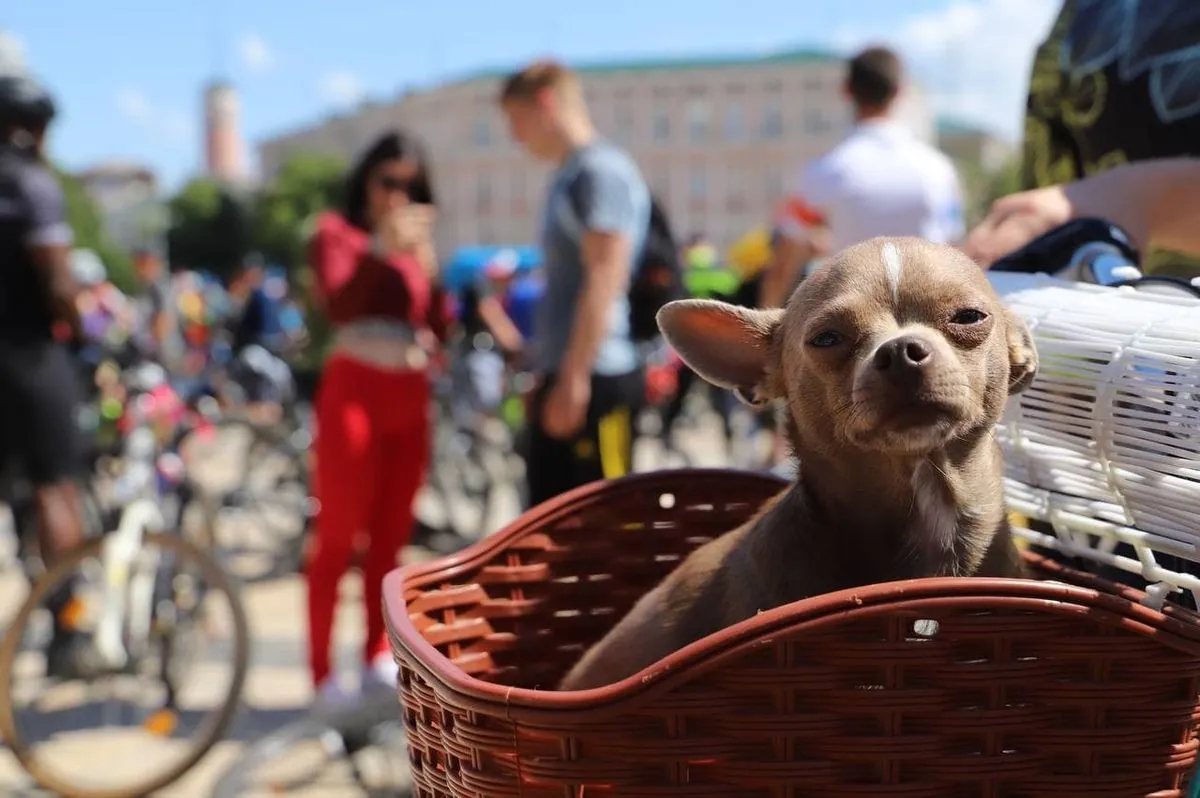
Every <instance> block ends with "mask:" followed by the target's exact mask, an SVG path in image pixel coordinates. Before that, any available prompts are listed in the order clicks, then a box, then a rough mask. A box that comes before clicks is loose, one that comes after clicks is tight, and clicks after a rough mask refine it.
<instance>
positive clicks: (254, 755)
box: [212, 700, 413, 798]
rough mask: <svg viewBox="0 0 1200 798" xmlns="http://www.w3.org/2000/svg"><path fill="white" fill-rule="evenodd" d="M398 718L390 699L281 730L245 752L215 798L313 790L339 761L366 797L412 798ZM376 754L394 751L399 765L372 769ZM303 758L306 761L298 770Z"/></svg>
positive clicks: (216, 790) (218, 786)
mask: <svg viewBox="0 0 1200 798" xmlns="http://www.w3.org/2000/svg"><path fill="white" fill-rule="evenodd" d="M399 717H400V710H399V707H398V706H397V705H396V703H395V701H392V700H388V701H376V702H369V703H364V704H362V705H360V706H355V707H351V708H349V709H346V710H343V711H341V712H338V713H335V714H332V715H329V716H327V717H324V718H304V719H302V720H299V721H296V722H294V723H290V724H287V725H285V726H282V727H280V728H278V729H276V730H275V731H273V732H271V733H269V734H267V735H266V736H265V737H262V738H260V739H258V740H256V741H255V742H254V743H253V744H251V745H250V746H248V747H247V748H246V750H245V751H243V753H242V755H241V756H240V757H239V758H238V759H237V761H235V762H234V763H233V764H232V765H231V766H230V767H229V768H228V769H227V770H226V771H225V772H224V773H223V774H222V775H221V776H220V778H219V779H218V780H217V783H216V785H215V786H214V787H213V793H212V795H213V798H248V796H254V795H279V794H281V793H285V792H290V791H293V790H297V789H301V788H304V787H313V786H314V785H315V784H316V782H317V781H318V780H320V779H321V778H322V777H323V776H326V775H328V774H329V772H330V771H331V770H332V769H333V767H334V765H335V763H337V762H338V761H340V762H342V763H343V764H344V765H345V766H346V769H347V770H348V771H349V775H350V779H351V781H352V782H353V783H354V784H355V786H357V787H358V788H359V789H361V790H362V791H363V794H364V795H366V796H369V797H370V798H410V796H412V794H413V793H412V791H411V790H410V789H409V788H408V778H409V777H408V772H407V766H408V754H407V751H406V750H405V746H404V731H403V725H402V723H401V722H400V719H399ZM371 752H374V753H378V754H381V755H382V756H384V757H387V755H388V754H389V753H393V754H394V756H395V758H396V759H397V760H399V762H398V766H397V767H383V768H370V767H368V766H367V762H366V761H365V759H366V755H367V754H369V753H371ZM306 753H311V754H312V755H314V757H315V760H316V761H315V762H313V763H311V764H310V763H309V762H308V761H307V758H304V757H303V755H304V754H306ZM298 757H299V758H301V760H302V761H301V762H300V763H299V765H298V766H297V763H296V762H295V760H296V759H297V758H298ZM280 760H284V761H280ZM289 765H290V766H291V767H289ZM273 766H274V767H273ZM371 770H385V771H388V772H387V774H386V775H384V776H383V777H382V778H378V777H373V776H372V775H371V774H370V773H369V771H371ZM380 782H387V783H386V784H381V783H380Z"/></svg>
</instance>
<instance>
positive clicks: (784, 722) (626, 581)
mask: <svg viewBox="0 0 1200 798" xmlns="http://www.w3.org/2000/svg"><path fill="white" fill-rule="evenodd" d="M781 484H782V483H780V482H779V481H777V480H775V479H774V478H770V477H764V476H759V475H753V474H743V473H735V472H722V471H677V472H658V473H654V474H648V475H638V476H634V477H629V478H626V479H623V480H619V481H616V482H612V483H608V484H605V485H600V486H589V487H588V488H583V489H581V490H578V491H575V492H573V493H572V494H568V495H567V496H564V497H561V498H560V499H558V500H555V501H554V502H551V503H549V504H548V505H543V506H542V507H541V508H538V509H537V510H535V511H533V512H532V513H530V514H527V515H526V516H524V517H523V518H522V519H519V520H518V521H517V522H516V523H514V524H513V525H512V526H510V527H509V528H508V529H506V530H505V531H503V532H501V533H498V534H497V535H495V536H493V537H492V538H490V539H488V540H486V541H484V542H482V543H480V544H477V545H476V546H474V547H472V548H471V549H468V550H467V551H465V552H462V553H460V554H459V555H456V556H455V557H453V558H447V559H444V560H440V561H436V562H433V563H426V564H423V565H418V566H412V567H408V568H404V569H401V570H399V571H397V572H394V573H393V574H391V575H390V576H389V577H388V580H387V583H386V585H385V596H386V601H387V604H388V607H387V609H388V616H389V625H390V628H391V631H392V636H393V648H394V650H395V653H396V656H397V660H398V662H399V664H400V668H401V671H400V699H401V704H402V710H403V713H404V718H405V722H406V727H407V732H408V744H409V751H410V759H411V763H412V772H413V782H414V788H415V790H416V794H417V795H418V796H421V797H422V798H451V797H453V798H468V797H469V798H505V797H507V796H522V797H523V798H551V796H553V797H554V798H564V797H568V796H569V797H572V798H573V797H575V796H584V797H586V796H593V795H624V796H634V795H636V796H712V797H713V798H716V796H755V797H756V798H783V796H788V797H789V798H799V797H800V796H804V797H806V798H809V797H811V798H839V797H840V796H863V795H876V796H883V795H887V796H913V797H916V796H930V797H933V796H937V797H938V798H974V797H975V796H978V797H979V798H984V796H987V797H988V798H993V797H996V796H1047V797H1048V796H1064V795H1088V796H1111V797H1112V798H1118V797H1119V798H1129V796H1156V798H1165V797H1166V796H1181V795H1182V794H1183V793H1182V792H1181V790H1182V786H1183V784H1184V782H1185V781H1186V779H1187V776H1188V773H1189V771H1190V768H1191V766H1192V764H1193V761H1194V759H1195V755H1196V749H1197V741H1196V736H1195V732H1196V727H1197V723H1198V722H1200V713H1198V711H1197V693H1198V691H1200V631H1198V629H1197V627H1196V625H1195V623H1194V620H1195V618H1194V616H1192V615H1190V614H1188V613H1186V611H1184V610H1180V609H1177V608H1168V609H1167V610H1165V611H1164V612H1165V614H1164V612H1158V611H1155V610H1152V609H1149V608H1147V607H1143V606H1139V605H1138V604H1137V603H1136V599H1137V597H1138V594H1136V592H1135V591H1131V590H1128V589H1122V588H1117V587H1115V586H1112V585H1109V584H1108V583H1104V582H1102V581H1101V580H1098V579H1096V578H1095V577H1091V576H1085V575H1080V574H1074V573H1072V572H1069V571H1066V570H1064V569H1061V568H1060V567H1059V566H1055V565H1052V564H1047V563H1040V565H1042V566H1044V567H1045V568H1048V569H1051V573H1050V575H1051V576H1052V577H1053V578H1054V579H1056V580H1060V581H1056V582H1032V581H1025V580H998V579H923V580H914V581H910V582H903V583H892V584H888V585H876V586H871V587H867V588H863V589H861V590H854V591H843V592H841V593H837V594H831V595H829V596H821V597H817V598H814V599H809V600H807V601H802V602H797V603H795V604H792V605H788V606H787V607H784V608H779V609H776V610H771V611H768V612H764V613H761V614H760V615H759V616H758V617H756V618H754V619H752V620H750V621H747V622H745V623H742V624H739V625H738V626H736V627H734V628H733V629H731V630H726V631H725V632H722V633H720V634H717V635H713V636H711V637H709V638H706V639H704V640H702V641H700V642H698V643H696V644H695V645H693V646H690V647H688V648H687V649H685V650H684V651H682V652H679V653H677V654H675V655H673V656H672V657H670V658H668V659H667V660H665V661H664V662H663V663H660V665H659V666H655V667H654V668H652V669H650V670H648V671H646V672H644V673H643V674H641V675H640V676H635V677H633V678H631V679H628V680H626V681H625V682H621V683H619V684H617V685H614V686H612V687H609V688H604V689H602V690H597V691H590V692H586V693H557V692H552V691H550V690H548V689H541V690H539V689H536V688H552V687H553V685H554V684H555V682H556V681H557V679H558V678H560V677H561V675H562V674H563V673H564V672H565V671H566V669H567V668H569V667H570V666H571V665H572V664H573V663H574V662H575V660H576V659H577V658H578V656H579V654H580V653H581V651H582V650H583V649H584V648H585V647H586V646H587V645H589V644H590V643H592V642H594V641H595V640H597V639H599V637H600V636H601V635H603V633H604V632H605V631H607V629H608V628H610V627H611V626H612V624H613V623H614V622H615V621H616V620H617V618H619V617H620V615H621V614H622V613H624V612H625V611H626V610H627V609H628V607H629V606H630V605H631V604H632V603H633V602H634V601H635V600H636V599H637V598H638V597H639V596H640V595H641V594H643V593H644V592H646V591H647V590H649V589H650V588H651V587H652V586H653V585H654V584H656V583H657V582H658V581H659V580H660V579H661V578H662V577H663V576H664V575H665V574H666V573H668V572H669V571H670V570H672V569H673V568H674V567H675V565H676V564H677V563H678V561H679V558H680V557H681V556H682V555H684V554H685V553H686V552H688V551H690V550H691V549H693V548H694V547H695V546H697V545H699V544H701V543H703V542H704V541H706V540H708V539H711V538H712V537H713V536H714V535H716V534H720V533H721V532H724V531H726V530H728V529H731V528H733V527H734V526H736V525H737V524H738V523H740V522H741V521H742V520H744V519H745V518H747V517H748V516H749V515H750V514H751V513H752V512H753V511H754V510H755V509H756V508H757V506H758V505H759V504H761V502H762V501H764V500H765V499H766V498H768V497H769V496H771V495H773V494H774V493H776V492H777V491H778V490H779V489H780V486H781ZM718 496H719V497H721V499H720V500H719V501H718V500H716V499H715V497H718ZM618 574H619V577H618V576H617V575H618ZM1067 581H1074V582H1076V584H1072V585H1069V584H1064V582H1067Z"/></svg>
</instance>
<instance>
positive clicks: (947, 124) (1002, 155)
mask: <svg viewBox="0 0 1200 798" xmlns="http://www.w3.org/2000/svg"><path fill="white" fill-rule="evenodd" d="M937 141H938V147H939V148H941V149H942V151H943V152H945V153H946V154H947V155H949V156H950V157H951V158H952V159H953V160H954V162H955V163H958V164H974V165H976V166H978V167H979V168H980V169H981V170H982V171H983V172H984V173H985V174H991V173H993V172H996V171H998V170H999V169H1000V168H1001V167H1002V166H1004V164H1005V163H1006V162H1007V161H1008V160H1009V159H1010V158H1012V157H1013V156H1015V155H1016V153H1017V147H1016V145H1015V144H1013V142H1011V141H1008V140H1006V139H1003V138H1000V137H999V136H996V135H995V134H993V133H990V132H988V131H986V130H984V129H982V128H980V127H979V126H978V125H974V124H971V123H970V122H964V121H961V120H958V119H950V118H945V117H943V118H941V119H938V120H937Z"/></svg>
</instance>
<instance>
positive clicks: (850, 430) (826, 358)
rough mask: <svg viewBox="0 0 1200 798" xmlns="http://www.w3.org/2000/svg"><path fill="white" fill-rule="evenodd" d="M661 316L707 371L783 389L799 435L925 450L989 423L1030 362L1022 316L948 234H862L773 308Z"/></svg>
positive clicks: (753, 387)
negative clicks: (932, 239)
mask: <svg viewBox="0 0 1200 798" xmlns="http://www.w3.org/2000/svg"><path fill="white" fill-rule="evenodd" d="M658 323H659V327H660V328H661V329H662V331H663V334H664V335H665V336H666V338H667V341H668V342H669V343H670V344H671V345H672V346H673V347H674V348H675V349H676V351H677V352H679V355H680V357H682V358H683V360H684V361H685V362H686V363H687V364H688V365H689V366H691V367H692V368H693V369H694V370H695V371H696V372H697V373H698V374H700V375H701V376H702V377H704V378H705V379H706V380H708V381H709V382H712V383H715V384H716V385H720V386H723V387H726V388H730V389H732V390H734V391H735V392H736V393H737V394H738V396H739V397H741V398H742V399H743V400H744V401H746V402H748V403H750V404H752V405H760V404H765V403H767V402H770V401H772V400H775V399H786V401H787V403H788V406H789V409H790V411H791V415H792V417H793V420H794V422H795V424H796V428H797V430H798V432H799V433H800V437H801V439H802V441H803V442H804V443H805V445H808V446H821V447H823V448H825V447H828V448H833V449H844V448H845V447H847V446H851V447H854V448H858V449H862V450H869V451H874V452H880V453H887V454H896V455H924V454H928V453H930V452H932V451H935V450H937V449H940V448H942V447H943V446H945V445H946V444H947V443H949V442H950V441H951V440H954V439H956V438H961V437H964V436H967V435H969V434H971V433H973V432H978V431H980V430H988V429H990V428H991V425H993V424H994V423H995V422H996V421H998V420H999V418H1000V415H1001V413H1002V412H1003V409H1004V404H1005V401H1006V400H1007V398H1008V396H1009V394H1013V393H1017V392H1019V391H1021V390H1023V389H1024V388H1025V387H1026V386H1027V385H1028V384H1029V383H1030V382H1031V381H1032V380H1033V377H1034V375H1035V374H1036V372H1037V354H1036V352H1035V350H1034V346H1033V341H1032V338H1031V336H1030V334H1029V329H1028V328H1027V327H1026V326H1025V323H1024V322H1023V321H1022V320H1021V319H1020V318H1019V317H1017V316H1016V315H1015V314H1013V313H1012V312H1011V311H1009V310H1008V309H1007V308H1005V307H1004V306H1003V305H1002V304H1001V302H1000V300H999V298H998V297H997V295H996V293H995V291H994V290H993V289H992V287H991V285H990V284H989V283H988V280H987V277H986V276H985V275H984V273H983V271H982V270H981V269H980V268H979V267H978V266H977V265H976V264H975V263H973V262H972V261H971V260H970V259H969V258H967V257H966V256H965V255H963V254H962V253H960V252H959V251H958V250H955V249H953V248H951V247H947V246H942V245H937V244H931V243H929V242H926V241H922V240H919V239H911V238H902V239H882V238H880V239H872V240H870V241H866V242H863V243H861V244H858V245H855V246H853V247H850V248H849V249H846V250H844V251H843V252H841V253H839V254H838V255H836V256H835V257H833V258H831V259H830V261H829V262H828V263H827V264H826V265H825V266H824V267H823V268H822V269H821V270H819V271H818V272H817V273H816V274H814V275H813V276H812V277H810V278H808V279H807V280H806V281H805V282H803V283H802V284H801V285H800V287H799V288H797V289H796V292H795V293H794V294H793V295H792V297H791V299H790V300H789V302H788V304H787V307H786V308H785V309H783V310H747V309H744V308H738V307H733V306H731V305H726V304H724V303H720V302H712V301H705V300H684V301H680V302H672V303H670V304H668V305H666V306H665V307H664V308H663V309H662V311H660V313H659V317H658Z"/></svg>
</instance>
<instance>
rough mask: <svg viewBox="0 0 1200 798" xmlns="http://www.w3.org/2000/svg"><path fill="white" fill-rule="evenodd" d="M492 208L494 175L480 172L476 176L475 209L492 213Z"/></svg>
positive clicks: (478, 211) (479, 211)
mask: <svg viewBox="0 0 1200 798" xmlns="http://www.w3.org/2000/svg"><path fill="white" fill-rule="evenodd" d="M491 210H492V177H491V175H487V174H480V175H478V176H477V177H476V178H475V211H476V212H477V213H490V212H491Z"/></svg>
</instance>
